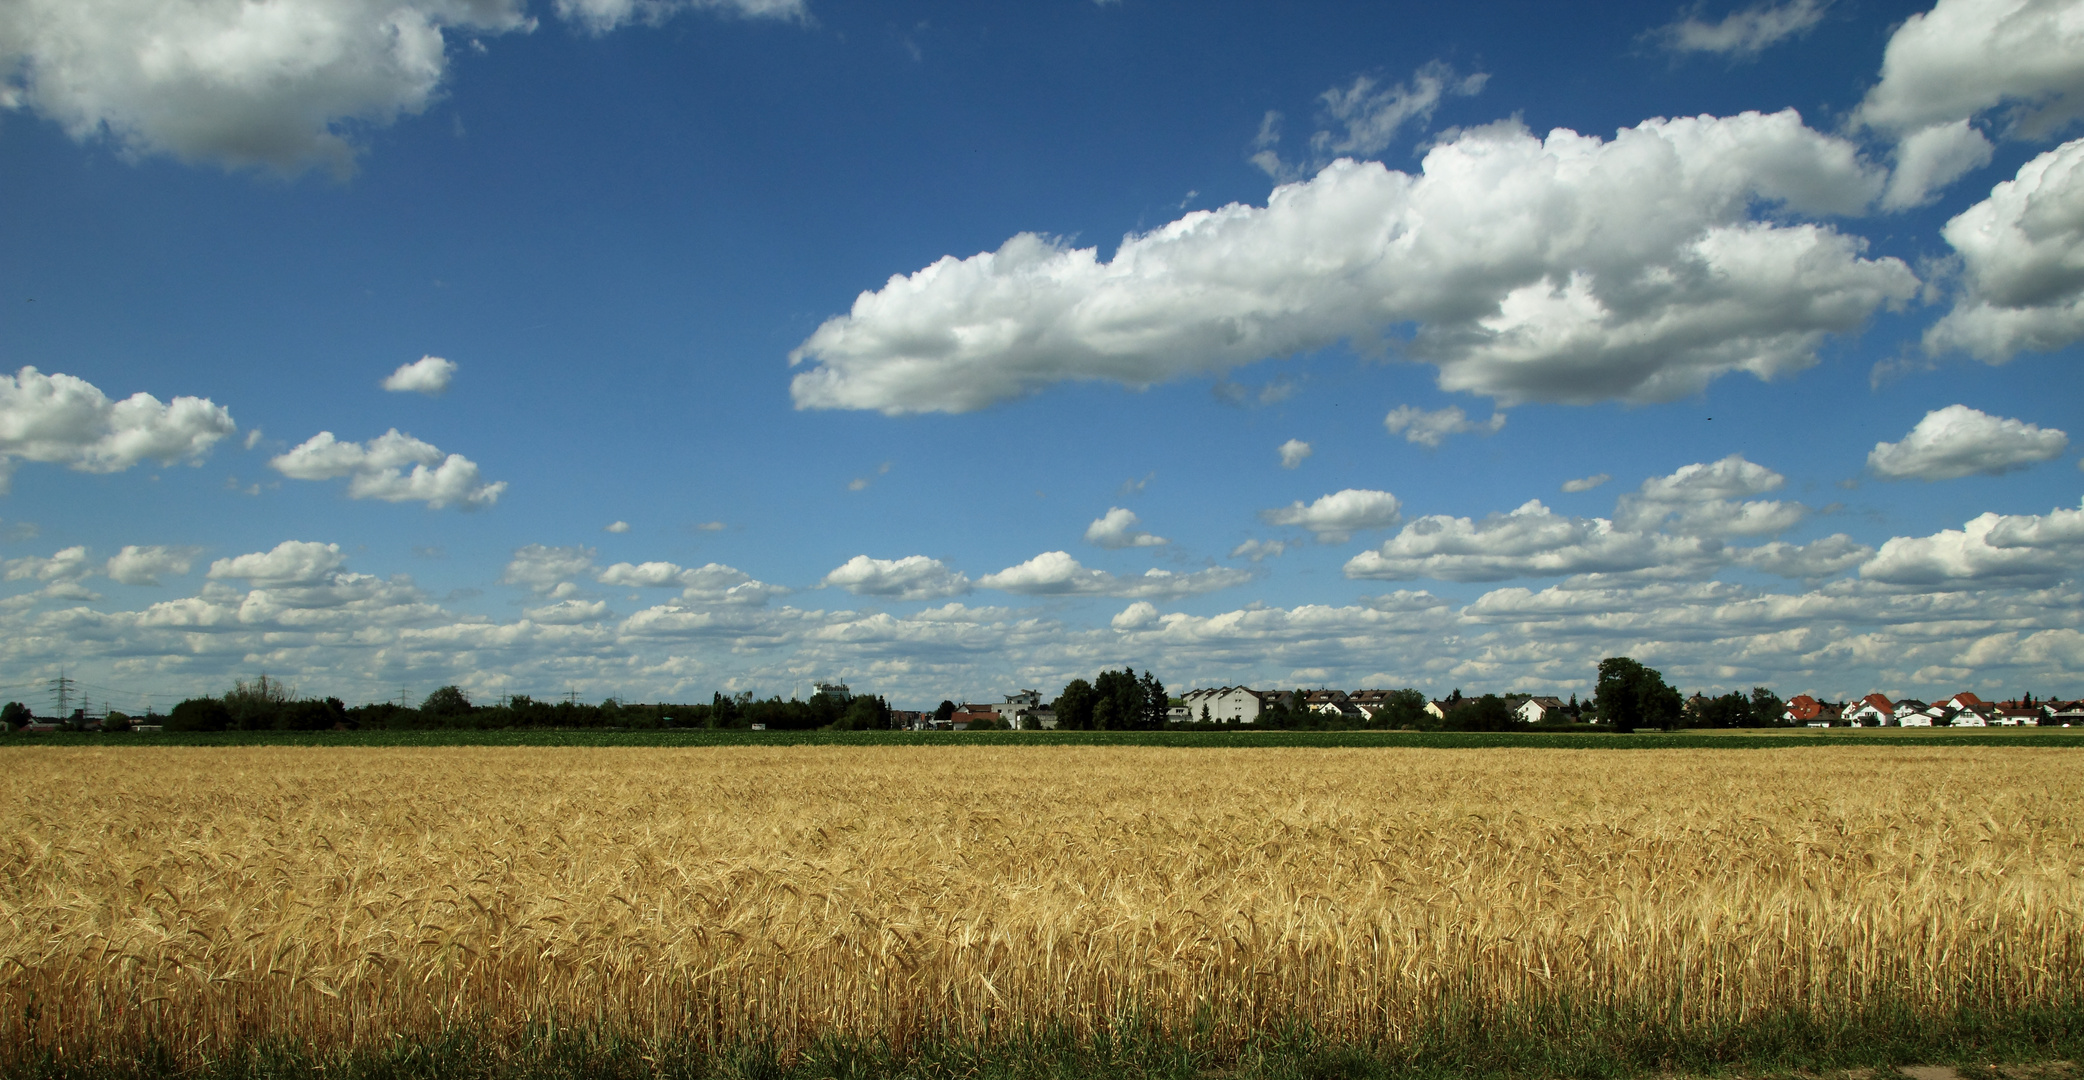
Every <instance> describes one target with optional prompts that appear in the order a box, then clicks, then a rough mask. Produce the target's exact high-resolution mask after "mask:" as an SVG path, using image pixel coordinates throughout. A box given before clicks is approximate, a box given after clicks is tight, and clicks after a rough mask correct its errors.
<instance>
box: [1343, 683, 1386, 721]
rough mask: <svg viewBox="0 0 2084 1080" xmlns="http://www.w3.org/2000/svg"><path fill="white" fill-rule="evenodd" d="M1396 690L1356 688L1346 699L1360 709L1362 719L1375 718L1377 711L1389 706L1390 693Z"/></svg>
mask: <svg viewBox="0 0 2084 1080" xmlns="http://www.w3.org/2000/svg"><path fill="white" fill-rule="evenodd" d="M1394 692H1395V691H1392V690H1355V691H1354V692H1352V693H1351V694H1348V695H1346V701H1347V703H1348V704H1350V705H1352V706H1353V707H1354V708H1355V709H1357V710H1359V712H1360V717H1361V719H1363V720H1373V719H1374V718H1375V714H1376V713H1379V712H1381V711H1382V710H1383V709H1385V708H1387V707H1389V695H1390V694H1392V693H1394Z"/></svg>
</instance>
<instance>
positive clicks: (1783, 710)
mask: <svg viewBox="0 0 2084 1080" xmlns="http://www.w3.org/2000/svg"><path fill="white" fill-rule="evenodd" d="M1785 715H1787V702H1785V701H1782V700H1780V695H1779V694H1776V693H1774V692H1772V691H1771V690H1768V689H1766V688H1765V687H1763V686H1754V687H1752V688H1751V723H1752V724H1753V725H1754V726H1757V727H1778V726H1780V723H1781V719H1780V718H1781V717H1783V716H1785Z"/></svg>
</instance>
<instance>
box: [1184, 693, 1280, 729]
mask: <svg viewBox="0 0 2084 1080" xmlns="http://www.w3.org/2000/svg"><path fill="white" fill-rule="evenodd" d="M1268 696H1270V695H1265V694H1261V693H1260V692H1258V691H1256V690H1253V689H1251V688H1250V687H1246V686H1217V687H1209V688H1204V689H1200V690H1189V691H1187V692H1186V693H1184V694H1181V695H1180V704H1181V705H1184V706H1186V708H1187V710H1188V712H1190V713H1191V714H1192V715H1193V717H1194V719H1195V721H1196V722H1199V721H1201V720H1204V719H1205V720H1209V721H1212V722H1214V723H1218V724H1252V723H1257V722H1258V721H1259V714H1260V712H1261V711H1263V710H1264V708H1265V707H1266V704H1267V701H1266V698H1267V697H1268Z"/></svg>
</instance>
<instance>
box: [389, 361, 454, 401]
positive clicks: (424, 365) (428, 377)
mask: <svg viewBox="0 0 2084 1080" xmlns="http://www.w3.org/2000/svg"><path fill="white" fill-rule="evenodd" d="M455 377H456V364H455V361H453V360H444V359H442V358H441V357H439V356H422V357H420V358H419V359H418V360H415V361H413V362H412V363H410V364H400V365H398V370H396V371H393V372H391V373H390V375H388V376H386V377H385V378H384V381H383V387H384V389H386V390H389V391H391V392H392V393H394V394H426V395H428V396H429V397H432V396H434V395H436V394H440V393H442V392H444V391H446V390H447V389H448V388H449V380H450V379H453V378H455Z"/></svg>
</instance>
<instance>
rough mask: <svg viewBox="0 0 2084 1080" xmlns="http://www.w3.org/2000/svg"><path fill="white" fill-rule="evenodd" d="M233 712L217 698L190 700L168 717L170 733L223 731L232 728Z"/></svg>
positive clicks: (167, 723)
mask: <svg viewBox="0 0 2084 1080" xmlns="http://www.w3.org/2000/svg"><path fill="white" fill-rule="evenodd" d="M231 722H232V712H231V710H230V709H227V708H225V707H224V702H223V701H221V700H219V699H217V698H189V699H188V700H187V701H184V702H182V703H180V704H179V705H176V706H174V711H173V712H170V713H168V714H167V715H166V730H168V731H223V730H224V729H225V728H227V727H230V726H231Z"/></svg>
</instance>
